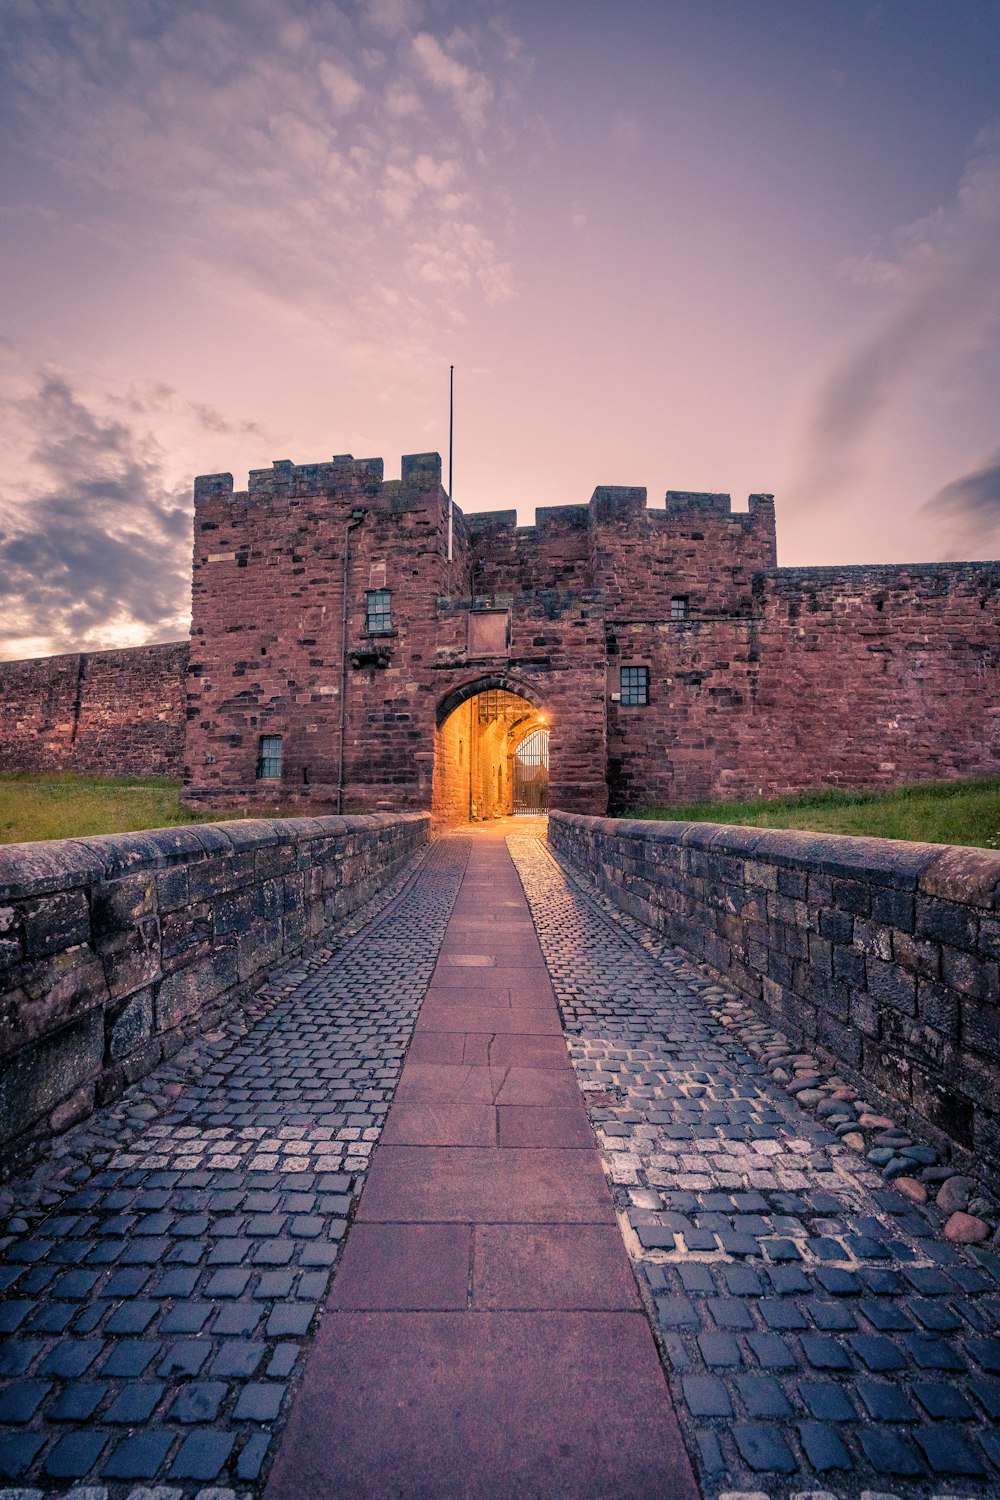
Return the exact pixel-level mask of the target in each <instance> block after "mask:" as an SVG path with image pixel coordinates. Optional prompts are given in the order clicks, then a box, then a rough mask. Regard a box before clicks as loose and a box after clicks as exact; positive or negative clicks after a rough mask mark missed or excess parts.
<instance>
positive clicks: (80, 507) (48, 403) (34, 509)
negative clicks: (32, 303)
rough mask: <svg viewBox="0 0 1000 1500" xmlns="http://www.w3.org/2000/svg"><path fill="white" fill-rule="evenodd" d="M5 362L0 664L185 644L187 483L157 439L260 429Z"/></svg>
mask: <svg viewBox="0 0 1000 1500" xmlns="http://www.w3.org/2000/svg"><path fill="white" fill-rule="evenodd" d="M3 354H4V359H3V365H2V369H0V376H2V381H3V391H2V394H0V421H2V426H3V430H4V434H5V443H6V445H7V453H8V458H9V460H10V462H9V464H8V465H7V466H5V470H4V475H3V477H2V478H0V613H2V619H3V633H2V636H0V657H2V658H7V659H10V658H16V657H18V656H22V655H38V654H41V653H43V652H58V651H69V650H77V649H81V648H83V649H88V648H89V649H95V648H99V647H101V646H107V645H109V644H114V645H123V644H138V643H141V642H144V641H153V640H169V639H176V638H178V637H180V636H183V635H184V634H186V631H187V622H188V614H189V609H190V559H191V478H190V476H189V475H186V474H178V463H177V458H176V456H175V454H172V453H168V452H167V450H166V449H165V447H164V446H163V445H162V444H161V442H160V441H159V440H158V438H157V436H156V433H157V432H159V433H161V434H164V433H168V432H169V433H170V434H171V435H172V436H173V437H174V438H179V437H180V435H181V434H186V435H187V438H188V443H187V446H188V447H189V448H191V447H196V446H198V444H199V442H200V444H201V445H202V446H204V444H205V441H206V435H230V436H236V435H241V436H243V437H244V439H245V437H246V436H247V434H248V433H249V432H251V431H253V430H254V429H253V427H252V424H247V423H233V422H232V421H230V420H228V419H227V418H226V417H224V416H223V415H222V414H221V413H219V412H217V411H215V410H214V408H212V407H210V406H205V405H203V404H202V405H198V404H193V403H190V402H186V401H184V400H182V399H181V398H180V397H179V396H178V395H177V394H176V392H174V391H172V390H171V389H170V388H169V387H167V386H164V385H148V386H144V387H139V388H135V389H132V390H129V391H127V392H126V393H124V394H120V393H114V392H106V391H102V390H98V389H83V388H82V387H81V386H80V385H77V384H75V383H74V382H73V381H72V380H71V379H70V377H69V376H67V374H66V373H65V372H64V371H61V370H57V369H54V368H48V369H32V368H30V367H29V366H27V365H26V364H25V363H24V361H23V360H21V359H20V358H19V357H18V354H17V351H16V350H14V349H13V348H12V347H11V346H10V345H9V344H8V345H6V346H5V348H4V350H3ZM199 433H200V434H201V437H200V439H199V438H198V436H197V435H198V434H199ZM178 446H179V447H183V446H185V445H184V444H183V443H178Z"/></svg>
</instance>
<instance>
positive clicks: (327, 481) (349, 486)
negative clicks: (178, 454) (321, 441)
mask: <svg viewBox="0 0 1000 1500" xmlns="http://www.w3.org/2000/svg"><path fill="white" fill-rule="evenodd" d="M401 473H402V479H401V480H397V481H395V482H392V481H389V482H386V480H385V478H384V474H385V466H384V463H383V460H382V459H381V458H355V457H354V456H353V455H352V454H350V453H338V454H335V455H334V456H333V458H332V459H331V460H330V461H329V462H325V463H316V464H296V463H293V462H292V460H291V459H288V458H279V459H276V460H275V461H274V463H273V464H272V465H271V467H270V468H269V469H251V470H250V476H249V482H248V486H247V488H246V490H243V491H236V490H234V488H233V476H232V474H199V475H198V476H197V478H196V479H195V482H194V501H195V506H196V507H198V506H200V505H204V504H206V503H209V502H212V501H215V502H219V501H222V502H224V501H226V500H233V501H242V502H243V503H245V504H255V503H267V502H269V501H274V500H291V499H308V498H311V497H313V496H315V497H320V496H337V495H344V496H347V497H350V496H353V495H363V496H365V497H366V499H369V500H373V499H377V497H378V495H379V494H380V492H382V491H384V492H385V494H386V497H387V498H390V497H394V496H396V495H398V493H399V491H400V490H401V489H402V490H411V491H414V490H415V491H420V492H423V491H426V490H439V489H440V487H441V456H440V454H438V453H404V455H403V457H402V461H401Z"/></svg>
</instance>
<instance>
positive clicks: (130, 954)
mask: <svg viewBox="0 0 1000 1500" xmlns="http://www.w3.org/2000/svg"><path fill="white" fill-rule="evenodd" d="M95 947H96V948H97V952H98V956H99V957H100V960H101V962H102V964H103V965H104V973H105V976H106V978H107V984H108V993H109V994H110V995H111V998H112V999H113V1000H119V999H121V997H122V996H123V995H130V994H132V992H133V991H134V990H138V989H141V988H142V987H143V986H144V985H147V984H152V983H153V981H154V980H155V979H158V978H159V975H160V924H159V921H158V919H157V918H156V917H155V916H148V917H142V918H140V920H139V921H138V922H137V923H136V924H135V926H130V927H125V928H123V929H121V930H119V931H115V932H111V933H109V934H108V936H106V937H103V938H98V939H97V940H96V942H95Z"/></svg>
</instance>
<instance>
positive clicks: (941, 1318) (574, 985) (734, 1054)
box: [509, 837, 1000, 1500]
mask: <svg viewBox="0 0 1000 1500" xmlns="http://www.w3.org/2000/svg"><path fill="white" fill-rule="evenodd" d="M509 843H510V848H511V852H512V855H513V858H514V861H515V864H516V866H517V868H518V871H519V873H520V875H521V879H522V881H523V883H524V888H525V892H526V894H527V897H528V901H529V905H530V907H531V910H532V915H533V917H534V921H535V926H536V929H537V931H538V935H539V940H540V942H541V946H542V950H543V952H544V954H545V959H546V963H547V965H548V969H549V973H550V975H551V977H552V981H553V985H554V988H555V991H556V995H557V998H558V1000H559V1004H560V1008H561V1011H562V1017H563V1024H564V1027H565V1030H566V1033H567V1037H568V1040H569V1046H570V1053H571V1056H572V1059H573V1063H574V1066H575V1068H576V1072H577V1079H578V1081H579V1083H580V1086H581V1088H582V1090H583V1091H584V1096H585V1098H586V1100H587V1104H588V1111H589V1115H590V1119H591V1122H592V1124H593V1125H594V1128H595V1130H596V1131H597V1134H598V1138H599V1140H600V1143H601V1146H602V1151H603V1154H604V1160H605V1163H606V1171H607V1173H608V1176H609V1180H610V1181H611V1183H612V1184H613V1186H614V1191H615V1200H616V1205H617V1208H618V1216H619V1222H620V1224H621V1226H622V1231H623V1234H624V1237H625V1240H626V1244H627V1245H628V1248H629V1251H630V1253H631V1255H632V1259H633V1264H634V1265H635V1267H636V1269H637V1271H638V1273H639V1276H640V1283H641V1285H642V1286H643V1289H644V1297H645V1300H646V1302H647V1305H648V1307H649V1308H650V1311H651V1316H652V1319H653V1322H654V1327H655V1329H656V1333H657V1338H658V1342H659V1345H660V1349H661V1354H662V1358H663V1360H664V1365H665V1368H666V1370H667V1372H668V1378H669V1383H670V1387H671V1390H672V1391H673V1393H674V1397H675V1405H676V1410H677V1413H678V1416H679V1417H680V1420H681V1424H682V1427H683V1429H684V1433H685V1437H686V1439H687V1443H688V1449H689V1452H691V1454H692V1456H693V1458H694V1461H695V1465H696V1469H697V1471H698V1475H699V1479H700V1482H701V1485H702V1490H703V1493H704V1494H705V1495H707V1496H712V1497H714V1496H718V1495H720V1494H723V1493H727V1494H732V1493H733V1492H737V1493H742V1494H746V1495H749V1494H751V1493H752V1494H753V1495H754V1496H755V1497H756V1500H764V1497H766V1496H771V1497H777V1496H790V1495H802V1494H804V1493H813V1492H823V1493H824V1494H829V1493H830V1492H832V1493H833V1495H834V1496H837V1497H847V1496H857V1495H859V1494H860V1495H864V1494H866V1493H867V1494H868V1495H869V1496H870V1497H872V1500H874V1497H875V1496H876V1495H877V1496H878V1497H879V1500H884V1497H885V1495H886V1494H890V1495H898V1496H900V1497H909V1496H930V1495H949V1496H952V1495H960V1496H966V1495H968V1496H972V1495H992V1496H996V1495H997V1494H1000V1429H998V1426H997V1419H998V1418H1000V1379H998V1378H997V1377H998V1376H1000V1338H998V1327H1000V1259H998V1258H997V1257H996V1256H995V1255H993V1254H991V1253H989V1252H987V1251H981V1250H971V1251H965V1250H963V1249H960V1248H956V1247H954V1246H952V1245H950V1244H948V1243H947V1242H946V1241H944V1240H943V1239H942V1238H941V1237H940V1228H939V1225H938V1224H937V1223H935V1221H934V1220H933V1218H932V1217H931V1216H930V1215H929V1214H927V1213H924V1212H923V1211H922V1210H920V1209H916V1208H914V1206H913V1205H911V1204H910V1203H908V1202H907V1201H906V1200H905V1199H904V1198H903V1197H902V1196H901V1195H900V1194H897V1193H895V1192H894V1191H892V1189H891V1188H887V1187H886V1185H885V1183H884V1181H883V1179H882V1178H881V1177H880V1176H879V1175H878V1174H876V1173H875V1172H873V1171H871V1170H870V1169H869V1168H867V1167H866V1166H865V1164H864V1162H863V1161H862V1160H861V1158H859V1157H858V1156H857V1155H856V1154H855V1153H853V1152H852V1151H851V1150H850V1149H849V1148H848V1147H845V1146H843V1145H841V1144H840V1142H839V1141H838V1140H837V1138H836V1136H834V1135H833V1134H831V1133H830V1132H829V1131H828V1130H826V1129H825V1128H824V1126H823V1125H822V1124H821V1123H819V1122H817V1121H816V1120H815V1119H814V1118H813V1117H812V1116H811V1115H808V1114H806V1113H805V1112H804V1111H803V1110H802V1109H801V1108H800V1107H799V1106H797V1105H796V1104H795V1103H794V1101H793V1100H791V1099H790V1098H789V1096H788V1095H787V1094H785V1093H784V1092H783V1091H782V1090H781V1089H780V1088H779V1087H778V1086H777V1085H775V1084H774V1083H773V1082H772V1081H771V1079H770V1077H769V1076H768V1074H767V1072H766V1071H765V1070H764V1068H763V1067H761V1066H760V1064H758V1063H757V1062H756V1061H755V1060H754V1059H753V1058H752V1057H751V1056H750V1054H749V1053H747V1052H746V1051H745V1050H744V1049H743V1048H742V1047H741V1046H740V1045H739V1044H738V1043H737V1042H736V1041H735V1040H734V1039H733V1038H732V1037H730V1036H727V1034H726V1028H725V1026H724V1025H723V1024H722V1023H721V1021H720V1020H719V1019H718V1017H717V1016H716V1015H713V1010H718V1008H719V1006H721V1005H722V1004H724V1002H725V1000H726V999H727V998H728V996H727V992H726V991H725V990H723V989H722V988H721V987H720V986H719V985H717V984H714V983H712V982H711V980H710V979H708V978H707V977H706V976H705V975H704V973H702V972H700V971H699V970H697V969H696V968H695V967H694V966H693V965H692V964H690V963H689V962H688V961H687V960H686V959H684V958H683V956H682V955H680V954H679V953H678V952H677V950H676V949H672V948H670V947H669V946H668V945H666V944H664V943H662V942H661V941H660V940H659V939H658V938H657V936H656V935H655V934H653V933H652V932H650V931H649V930H648V929H646V928H644V927H642V926H641V924H639V923H638V922H635V921H634V920H633V919H631V918H630V917H628V916H626V915H624V914H622V913H621V912H619V911H617V909H616V908H613V907H612V906H611V904H610V903H609V902H607V900H606V899H605V898H604V897H603V896H601V895H599V894H598V893H597V892H596V891H595V890H594V888H593V887H591V886H590V885H589V884H585V883H583V882H581V881H580V880H579V879H578V878H577V877H576V875H575V874H573V873H572V872H567V871H566V870H564V869H563V868H561V867H560V865H559V864H558V863H557V862H556V861H555V859H554V858H553V857H552V855H551V854H550V853H549V852H548V850H547V848H546V847H545V846H544V845H542V844H541V843H540V842H539V841H538V840H535V839H520V838H516V837H512V838H511V839H510V841H509Z"/></svg>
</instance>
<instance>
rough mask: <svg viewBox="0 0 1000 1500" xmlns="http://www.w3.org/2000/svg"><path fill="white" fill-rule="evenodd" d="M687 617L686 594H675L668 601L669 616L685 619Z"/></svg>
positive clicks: (674, 618) (675, 618)
mask: <svg viewBox="0 0 1000 1500" xmlns="http://www.w3.org/2000/svg"><path fill="white" fill-rule="evenodd" d="M687 617H688V602H687V596H686V595H681V594H675V595H674V597H673V598H672V599H671V601H670V618H671V619H672V620H686V619H687Z"/></svg>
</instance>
